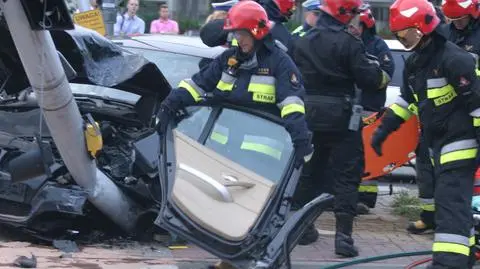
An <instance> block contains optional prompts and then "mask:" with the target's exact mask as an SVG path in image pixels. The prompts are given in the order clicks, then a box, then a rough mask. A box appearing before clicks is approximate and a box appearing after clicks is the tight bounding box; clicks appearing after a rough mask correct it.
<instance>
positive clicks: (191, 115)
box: [175, 106, 212, 140]
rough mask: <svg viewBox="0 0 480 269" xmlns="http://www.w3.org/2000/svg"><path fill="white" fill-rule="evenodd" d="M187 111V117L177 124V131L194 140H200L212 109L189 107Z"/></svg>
mask: <svg viewBox="0 0 480 269" xmlns="http://www.w3.org/2000/svg"><path fill="white" fill-rule="evenodd" d="M186 110H187V116H186V117H185V118H183V119H182V120H181V121H180V122H179V123H178V124H177V127H176V128H175V129H176V130H177V131H180V132H181V133H183V134H185V135H187V136H188V137H190V138H192V139H194V140H198V139H199V138H200V135H201V134H202V131H203V129H204V128H205V125H206V124H207V120H208V117H209V116H210V113H211V112H212V108H211V107H193V106H192V107H188V108H187V109H186Z"/></svg>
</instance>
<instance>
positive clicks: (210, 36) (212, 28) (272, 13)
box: [200, 0, 295, 55]
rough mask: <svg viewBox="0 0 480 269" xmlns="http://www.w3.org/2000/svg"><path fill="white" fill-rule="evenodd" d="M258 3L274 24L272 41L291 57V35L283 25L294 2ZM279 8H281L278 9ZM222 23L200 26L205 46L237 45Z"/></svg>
mask: <svg viewBox="0 0 480 269" xmlns="http://www.w3.org/2000/svg"><path fill="white" fill-rule="evenodd" d="M258 2H259V4H261V5H262V6H263V7H264V8H265V10H266V11H267V14H268V19H269V20H270V21H272V22H274V25H273V28H272V29H271V30H270V34H271V35H272V37H273V39H275V40H278V41H279V42H281V43H282V44H283V45H284V46H285V49H286V51H287V52H288V54H289V55H291V53H292V47H293V39H292V35H291V34H290V33H289V32H288V30H287V28H286V27H285V25H283V23H284V22H286V21H288V19H289V18H290V15H291V11H289V10H291V9H293V8H294V6H295V4H294V1H291V0H260V1H258ZM289 3H291V4H289ZM280 6H281V7H282V8H280ZM282 12H283V13H282ZM224 22H225V20H212V21H210V22H208V23H206V24H205V25H204V26H202V28H201V29H200V38H201V39H202V42H203V43H204V44H205V45H207V46H209V47H215V46H223V45H225V44H227V45H229V46H236V45H237V42H236V40H235V39H233V36H232V35H229V34H228V32H227V31H224V30H223V25H224Z"/></svg>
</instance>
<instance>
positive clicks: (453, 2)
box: [442, 0, 479, 20]
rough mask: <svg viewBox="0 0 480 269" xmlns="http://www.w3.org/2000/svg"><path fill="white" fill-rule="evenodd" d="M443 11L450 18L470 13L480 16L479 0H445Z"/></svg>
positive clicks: (453, 18) (461, 16) (457, 17)
mask: <svg viewBox="0 0 480 269" xmlns="http://www.w3.org/2000/svg"><path fill="white" fill-rule="evenodd" d="M442 11H443V14H445V17H447V18H448V19H450V20H457V19H461V18H463V17H465V16H468V15H471V16H472V17H474V18H478V15H479V3H478V0H444V1H443V3H442Z"/></svg>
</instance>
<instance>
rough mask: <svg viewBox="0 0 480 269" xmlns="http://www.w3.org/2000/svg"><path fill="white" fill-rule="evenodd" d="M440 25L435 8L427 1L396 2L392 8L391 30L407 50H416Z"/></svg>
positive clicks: (408, 0) (397, 0)
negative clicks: (425, 37) (423, 39)
mask: <svg viewBox="0 0 480 269" xmlns="http://www.w3.org/2000/svg"><path fill="white" fill-rule="evenodd" d="M439 24H440V19H439V18H438V16H437V13H436V12H435V8H434V7H433V5H432V3H430V2H428V1H427V0H396V1H395V2H394V3H393V4H392V5H391V6H390V30H391V31H392V32H393V33H394V34H395V36H396V38H397V39H398V41H400V42H401V43H402V44H403V46H404V47H405V48H406V49H407V50H412V49H414V48H415V47H416V46H417V45H418V44H419V43H420V40H421V39H422V37H423V36H425V35H428V34H430V33H432V32H433V31H434V30H435V28H436V27H437V26H438V25H439Z"/></svg>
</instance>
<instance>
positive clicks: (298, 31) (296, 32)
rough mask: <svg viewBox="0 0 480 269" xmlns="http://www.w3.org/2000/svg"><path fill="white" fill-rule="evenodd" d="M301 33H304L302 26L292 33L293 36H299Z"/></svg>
mask: <svg viewBox="0 0 480 269" xmlns="http://www.w3.org/2000/svg"><path fill="white" fill-rule="evenodd" d="M300 32H303V25H300V26H298V27H297V28H295V30H293V32H292V35H294V34H298V33H300Z"/></svg>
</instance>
